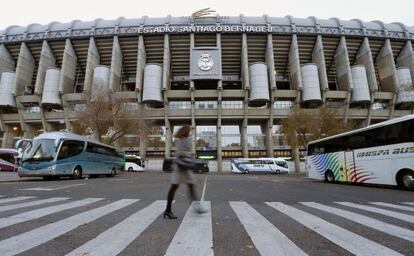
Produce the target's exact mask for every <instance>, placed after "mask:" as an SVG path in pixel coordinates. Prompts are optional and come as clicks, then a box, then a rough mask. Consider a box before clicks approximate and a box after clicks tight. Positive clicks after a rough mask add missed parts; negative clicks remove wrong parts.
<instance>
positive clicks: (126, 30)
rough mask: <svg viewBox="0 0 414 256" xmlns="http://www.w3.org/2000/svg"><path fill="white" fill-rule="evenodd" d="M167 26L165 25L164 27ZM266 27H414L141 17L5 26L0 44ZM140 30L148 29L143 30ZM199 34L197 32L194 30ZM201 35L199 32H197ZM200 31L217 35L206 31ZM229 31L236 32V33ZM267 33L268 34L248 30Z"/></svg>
mask: <svg viewBox="0 0 414 256" xmlns="http://www.w3.org/2000/svg"><path fill="white" fill-rule="evenodd" d="M166 24H168V25H166ZM243 25H244V26H266V27H269V26H270V27H273V29H272V30H271V32H274V33H298V34H301V33H308V34H338V35H354V36H373V37H385V38H399V39H412V40H414V27H412V26H406V25H404V24H402V23H398V22H396V23H389V24H388V23H383V22H382V21H371V22H364V21H361V20H359V19H352V20H340V19H338V18H330V19H318V18H316V17H308V18H295V17H292V16H285V17H270V16H268V15H263V16H261V17H250V16H244V15H240V16H234V17H229V16H216V17H209V18H196V19H193V18H192V17H172V16H166V17H158V18H156V17H154V18H152V17H147V16H144V17H141V18H136V19H126V18H124V17H120V18H118V19H115V20H103V19H96V20H94V21H80V20H74V21H72V22H69V23H60V22H51V23H49V24H47V25H40V24H31V25H28V26H26V27H22V26H9V27H7V28H6V29H4V30H0V42H13V41H26V40H28V41H30V40H42V39H47V38H67V37H79V36H99V35H111V34H131V33H132V34H137V33H157V32H158V33H165V32H166V31H165V30H160V31H155V32H154V30H153V29H152V28H154V27H166V26H168V27H170V28H171V30H170V31H167V32H170V33H179V32H188V31H187V30H178V29H177V28H179V27H189V26H215V27H217V26H243ZM143 28H149V29H146V30H143ZM197 32H199V31H197ZM201 32H203V31H201ZM204 32H220V31H209V30H205V31H204ZM229 32H240V31H237V30H234V31H229ZM247 32H248V31H247ZM252 32H269V31H267V30H266V31H265V30H263V31H252Z"/></svg>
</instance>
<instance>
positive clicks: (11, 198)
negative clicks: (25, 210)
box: [0, 196, 35, 204]
mask: <svg viewBox="0 0 414 256" xmlns="http://www.w3.org/2000/svg"><path fill="white" fill-rule="evenodd" d="M32 198H35V197H34V196H18V197H9V198H4V199H0V204H5V203H11V202H16V201H23V200H27V199H32Z"/></svg>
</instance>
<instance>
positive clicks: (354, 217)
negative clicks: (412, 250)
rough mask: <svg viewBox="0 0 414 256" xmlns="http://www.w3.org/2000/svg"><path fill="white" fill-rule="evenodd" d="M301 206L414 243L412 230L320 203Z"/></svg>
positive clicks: (304, 203) (306, 203)
mask: <svg viewBox="0 0 414 256" xmlns="http://www.w3.org/2000/svg"><path fill="white" fill-rule="evenodd" d="M301 204H303V205H306V206H309V207H313V208H315V209H318V210H321V211H325V212H328V213H331V214H335V215H338V216H341V217H343V218H345V219H348V220H351V221H353V222H356V223H359V224H361V225H364V226H367V227H370V228H373V229H376V230H379V231H382V232H384V233H388V234H390V235H393V236H397V237H400V238H402V239H405V240H408V241H411V242H414V231H412V230H409V229H405V228H401V227H398V226H395V225H391V224H388V223H386V222H383V221H380V220H376V219H374V218H371V217H367V216H364V215H361V214H358V213H353V212H350V211H345V210H342V209H338V208H335V207H330V206H326V205H322V204H319V203H314V202H303V203H301Z"/></svg>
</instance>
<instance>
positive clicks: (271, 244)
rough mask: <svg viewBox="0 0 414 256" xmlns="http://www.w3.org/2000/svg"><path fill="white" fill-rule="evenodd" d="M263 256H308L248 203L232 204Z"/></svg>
mask: <svg viewBox="0 0 414 256" xmlns="http://www.w3.org/2000/svg"><path fill="white" fill-rule="evenodd" d="M230 206H231V208H232V209H233V211H234V212H235V213H236V215H237V217H238V218H239V220H240V222H241V223H242V224H243V226H244V228H245V230H246V231H247V233H248V234H249V236H250V238H251V239H252V241H253V243H254V244H255V246H256V248H257V250H258V251H259V252H260V254H261V255H263V256H267V255H269V256H270V255H307V254H306V253H305V252H304V251H302V249H300V248H299V247H298V246H297V245H296V244H294V243H293V242H292V241H291V240H290V239H289V238H288V237H286V236H285V235H284V234H283V233H282V232H280V230H279V229H277V228H276V227H275V226H274V225H273V224H272V223H270V222H269V221H268V220H267V219H266V218H264V217H263V216H262V215H261V214H260V213H258V212H257V211H256V210H255V209H253V208H252V207H251V206H250V205H248V204H247V203H246V202H230Z"/></svg>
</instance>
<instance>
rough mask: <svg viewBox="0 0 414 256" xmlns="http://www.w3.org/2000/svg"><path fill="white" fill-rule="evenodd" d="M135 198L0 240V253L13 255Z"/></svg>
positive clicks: (122, 205)
mask: <svg viewBox="0 0 414 256" xmlns="http://www.w3.org/2000/svg"><path fill="white" fill-rule="evenodd" d="M137 201H138V200H137V199H121V200H118V201H115V202H113V203H110V204H107V205H104V206H101V207H98V208H95V209H92V210H89V211H86V212H82V213H79V214H76V215H74V216H72V217H69V218H66V219H63V220H60V221H57V222H54V223H51V224H48V225H46V226H42V227H39V228H36V229H33V230H31V231H28V232H26V233H23V234H20V235H17V236H13V237H10V238H8V239H5V240H2V241H0V255H15V254H18V253H21V252H24V251H27V250H29V249H31V248H33V247H35V246H38V245H41V244H43V243H46V242H47V241H49V240H52V239H54V238H56V237H58V236H60V235H63V234H65V233H67V232H69V231H71V230H73V229H75V228H77V227H79V226H81V225H85V224H88V223H89V222H92V221H94V220H96V219H98V218H100V217H102V216H105V215H107V214H109V213H111V212H114V211H116V210H119V209H122V208H124V207H126V206H128V205H131V204H133V203H135V202H137Z"/></svg>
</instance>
